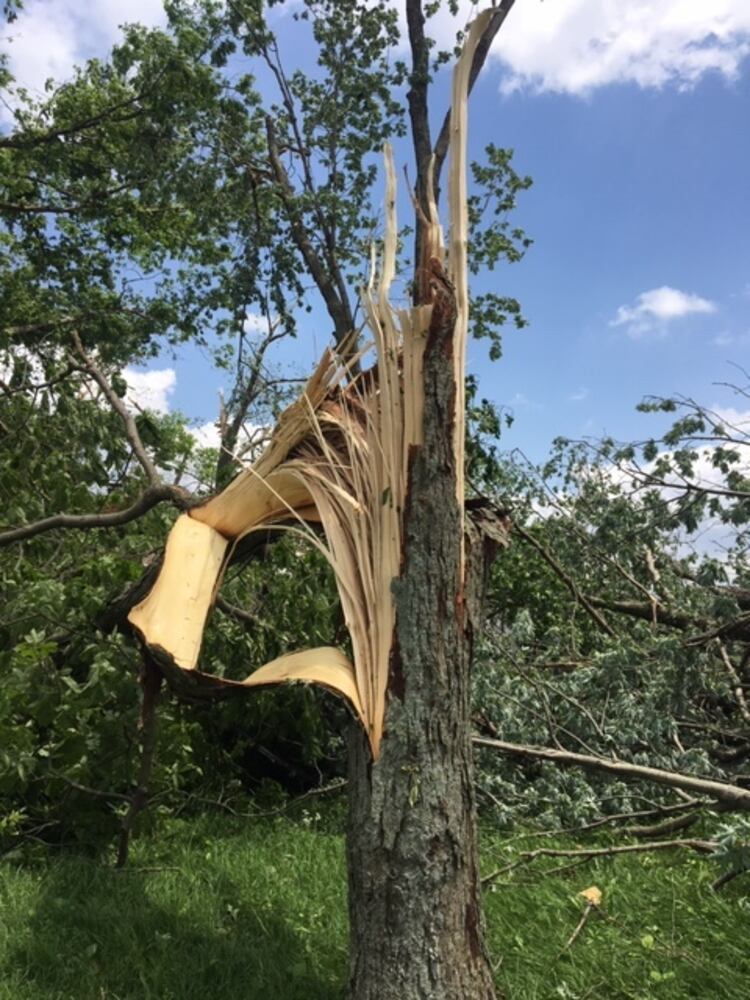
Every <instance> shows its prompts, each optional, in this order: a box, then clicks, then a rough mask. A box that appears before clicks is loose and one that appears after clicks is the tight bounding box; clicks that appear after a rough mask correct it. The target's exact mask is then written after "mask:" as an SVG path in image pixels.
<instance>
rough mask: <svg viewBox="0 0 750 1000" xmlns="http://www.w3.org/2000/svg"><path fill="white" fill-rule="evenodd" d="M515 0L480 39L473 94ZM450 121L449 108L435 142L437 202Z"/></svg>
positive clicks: (473, 70) (499, 12) (508, 0)
mask: <svg viewBox="0 0 750 1000" xmlns="http://www.w3.org/2000/svg"><path fill="white" fill-rule="evenodd" d="M515 2H516V0H503V2H502V3H501V4H500V6H499V7H498V8H497V9H496V11H495V13H494V14H493V15H492V18H491V20H490V22H489V24H488V25H487V27H486V28H485V30H484V34H483V35H482V37H481V39H480V41H479V45H478V46H477V49H476V52H475V53H474V59H473V61H472V64H471V71H470V73H469V94H471V92H472V90H473V88H474V84H475V83H476V82H477V78H478V76H479V74H480V73H481V72H482V67H483V66H484V63H485V60H486V59H487V56H488V55H489V51H490V49H491V48H492V43H493V42H494V40H495V36H496V35H497V33H498V31H499V30H500V29H501V28H502V26H503V24H504V23H505V19H506V17H507V16H508V14H510V12H511V10H512V8H513V4H514V3H515ZM450 122H451V114H450V110H449V111H447V112H446V115H445V118H444V119H443V124H442V127H441V129H440V134H439V135H438V139H437V142H436V143H435V149H434V151H433V156H434V157H435V159H434V164H433V168H432V169H433V174H432V188H433V193H434V197H435V202H436V203H437V202H438V200H439V198H440V173H441V171H442V169H443V164H444V162H445V157H446V156H447V154H448V149H449V147H450Z"/></svg>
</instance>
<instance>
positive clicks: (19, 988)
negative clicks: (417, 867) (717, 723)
mask: <svg viewBox="0 0 750 1000" xmlns="http://www.w3.org/2000/svg"><path fill="white" fill-rule="evenodd" d="M340 827H341V821H340V810H339V809H338V807H335V808H334V809H333V810H330V811H328V810H327V811H326V812H324V815H323V818H322V819H316V814H314V815H312V816H310V815H302V816H299V815H298V816H297V817H295V819H294V820H292V819H289V818H285V817H276V818H274V819H265V820H261V819H259V820H253V821H251V820H238V819H232V818H230V819H227V818H216V817H213V818H204V819H199V820H193V821H189V822H188V821H171V822H170V823H169V825H168V826H167V827H166V830H162V832H161V833H160V835H159V836H158V837H149V838H143V839H141V840H139V841H137V842H136V844H135V847H134V850H133V854H132V860H131V864H130V867H129V869H127V870H125V871H122V872H117V871H113V870H112V869H111V868H108V867H107V866H106V864H105V863H104V862H103V861H102V860H99V861H96V860H92V859H86V858H82V857H80V856H74V855H69V854H68V855H62V856H61V855H57V856H54V857H52V856H48V855H47V856H41V855H40V857H39V859H38V860H36V861H33V860H32V861H29V860H28V859H26V860H25V861H24V862H23V864H22V863H21V862H20V860H19V859H13V858H8V859H6V860H5V861H4V862H3V863H2V864H1V865H0V1000H39V998H48V1000H136V998H137V1000H198V998H200V1000H213V998H217V1000H218V998H222V1000H233V998H242V1000H275V998H280V1000H335V998H341V997H343V995H344V987H345V982H346V972H347V956H346V945H347V942H346V935H347V928H346V922H347V921H346V880H345V879H346V877H345V870H344V859H343V842H342V837H341V833H340ZM598 842H599V843H606V841H603V840H600V841H598ZM544 843H545V846H551V843H550V841H549V839H547V840H545V842H544ZM562 843H563V842H562V841H560V840H559V839H558V840H556V841H555V842H554V844H555V846H558V847H559V846H561V845H562ZM567 843H568V844H571V843H572V842H570V841H568V842H567ZM586 843H587V845H588V844H589V843H590V841H587V842H586ZM533 846H539V841H538V840H533V841H529V842H528V843H525V842H524V841H523V840H520V839H517V838H514V839H513V841H512V843H509V841H508V838H507V837H505V838H502V837H500V836H499V835H491V834H488V833H485V835H484V837H483V843H482V854H483V868H484V870H485V871H490V870H493V869H494V868H496V867H497V866H498V865H499V864H503V863H504V862H505V861H507V860H508V859H509V858H512V857H513V856H514V855H516V854H517V852H518V851H519V850H521V849H524V847H533ZM544 864H546V865H547V867H559V861H558V863H557V864H556V865H554V864H553V862H551V861H550V862H542V861H536V862H534V864H533V865H530V866H526V867H523V868H518V869H516V870H515V871H513V872H512V873H510V874H508V875H507V876H505V877H504V880H503V881H499V882H498V883H497V884H494V885H493V886H492V887H491V888H490V887H488V888H487V889H486V891H485V903H486V913H487V920H488V929H489V945H490V949H491V952H492V959H493V963H494V965H495V968H496V975H497V982H498V986H499V987H500V989H501V991H502V992H503V993H504V994H505V995H506V996H507V997H508V998H510V1000H547V998H550V1000H559V998H563V1000H584V998H588V997H591V998H592V1000H594V998H596V1000H601V998H608V1000H615V998H617V1000H620V998H622V1000H625V998H628V1000H652V998H654V1000H677V998H681V1000H682V998H692V997H695V998H701V1000H712V998H716V1000H724V998H726V1000H748V998H749V997H750V875H748V876H745V877H744V879H743V878H740V879H736V880H735V881H734V882H732V883H731V884H729V885H728V886H726V887H725V889H723V890H722V891H721V893H718V894H717V893H714V892H712V891H711V889H710V882H711V880H712V879H713V878H714V877H715V875H716V869H715V867H714V865H713V864H711V863H710V862H709V861H707V860H705V859H703V858H701V857H698V856H692V855H686V854H683V853H680V854H676V853H675V854H672V853H666V854H661V855H659V856H656V855H654V856H643V855H631V856H627V857H623V856H620V857H617V858H611V859H606V860H599V861H597V862H589V863H587V864H586V865H583V866H580V867H577V868H575V869H573V870H570V871H568V872H558V873H557V874H553V875H549V876H543V867H542V866H543V865H544ZM535 866H536V867H535ZM591 885H596V886H598V887H599V888H600V889H601V890H602V893H603V899H602V909H601V911H593V912H592V913H591V915H590V918H589V920H588V921H587V923H586V925H585V927H584V929H583V931H582V933H581V934H580V936H579V937H578V938H577V939H576V940H575V941H574V943H573V944H572V945H571V947H570V948H569V949H568V950H566V951H564V952H563V953H562V955H560V951H561V949H563V947H564V945H565V943H566V942H567V941H568V940H569V938H570V936H571V934H572V933H573V931H574V929H575V927H576V925H577V924H578V921H579V919H580V917H581V914H582V913H583V909H584V905H585V902H584V900H583V899H582V898H580V897H579V896H578V895H577V894H578V892H580V891H581V890H583V889H586V888H588V887H589V886H591ZM467 1000H471V998H467Z"/></svg>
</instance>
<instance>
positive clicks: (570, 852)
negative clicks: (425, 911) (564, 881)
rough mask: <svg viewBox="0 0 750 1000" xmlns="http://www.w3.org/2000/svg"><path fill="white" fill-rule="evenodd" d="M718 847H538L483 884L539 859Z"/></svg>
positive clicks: (669, 843) (690, 843)
mask: <svg viewBox="0 0 750 1000" xmlns="http://www.w3.org/2000/svg"><path fill="white" fill-rule="evenodd" d="M717 846H718V845H717V844H716V842H715V841H713V840H655V841H652V842H649V843H648V844H620V845H618V846H616V847H571V848H556V847H537V848H535V849H534V850H533V851H523V852H522V853H521V854H519V856H518V857H517V858H516V859H515V861H510V862H508V864H507V865H503V866H502V868H498V869H496V870H495V871H494V872H490V874H489V875H485V876H484V878H483V879H482V884H483V885H486V884H487V883H489V882H492V881H494V880H495V879H496V878H499V877H500V875H505V874H507V873H508V872H511V871H513V870H514V869H515V868H518V867H520V866H521V865H527V864H530V863H531V862H532V861H536V859H537V858H581V859H583V860H584V861H590V860H591V859H592V858H608V857H612V856H614V855H615V854H644V853H646V852H648V851H664V850H676V849H679V848H686V849H688V850H691V851H697V852H698V853H699V854H713V853H714V851H715V850H716V848H717Z"/></svg>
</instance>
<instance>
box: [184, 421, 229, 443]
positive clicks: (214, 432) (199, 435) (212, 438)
mask: <svg viewBox="0 0 750 1000" xmlns="http://www.w3.org/2000/svg"><path fill="white" fill-rule="evenodd" d="M190 433H191V434H192V436H193V437H194V438H195V440H196V441H197V443H198V446H199V447H200V448H218V447H219V443H220V441H221V436H220V433H219V425H218V424H217V423H216V421H209V422H208V423H206V424H200V425H199V426H198V427H191V428H190Z"/></svg>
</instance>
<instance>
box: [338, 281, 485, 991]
mask: <svg viewBox="0 0 750 1000" xmlns="http://www.w3.org/2000/svg"><path fill="white" fill-rule="evenodd" d="M439 277H440V280H438V281H437V282H433V295H434V301H435V305H434V311H433V317H432V322H431V327H430V332H429V337H428V342H427V347H426V351H425V357H424V385H425V410H424V444H423V445H422V446H421V447H419V448H415V449H414V452H413V455H412V462H411V471H410V488H409V494H408V510H407V511H406V512H405V515H404V516H405V531H404V536H405V551H404V556H403V564H402V573H401V577H400V579H399V580H398V581H396V582H395V583H394V591H395V598H396V612H397V615H396V627H395V630H394V637H393V645H392V649H391V666H390V677H389V685H388V707H387V714H386V730H385V737H384V740H383V744H382V752H381V756H380V759H379V760H378V761H377V762H375V763H373V761H372V758H371V755H370V751H369V748H368V745H367V742H366V739H365V736H364V734H363V732H362V731H361V728H360V727H354V726H353V727H352V736H351V741H350V754H349V790H350V791H349V795H350V801H349V830H348V842H347V843H348V848H347V849H348V866H349V914H350V927H351V987H350V989H351V994H350V995H351V998H352V1000H493V998H494V997H495V991H494V987H493V984H492V977H491V973H490V967H489V962H488V956H487V952H486V949H485V945H484V934H483V921H482V915H481V909H480V903H479V879H478V865H477V847H476V823H475V803H474V790H473V777H472V752H471V739H470V676H469V668H470V661H471V647H472V635H473V630H474V626H475V621H476V614H477V612H478V605H479V597H480V596H481V591H482V583H483V577H484V572H485V559H484V556H485V555H487V554H488V545H485V542H484V540H480V539H479V538H478V536H476V535H473V534H472V535H471V536H470V541H471V542H472V544H471V545H470V547H469V551H468V552H467V560H466V561H467V565H469V566H472V567H473V572H472V575H471V583H470V585H469V586H468V587H465V586H464V579H463V573H462V567H461V555H460V552H461V537H462V533H463V530H464V528H463V520H464V512H463V510H461V509H460V507H459V503H458V500H457V497H456V476H457V474H459V470H457V469H456V467H455V455H454V449H453V423H454V417H455V393H456V386H455V384H454V377H453V363H452V352H453V328H454V325H455V303H454V299H453V294H452V289H451V288H450V285H449V284H448V283H447V281H446V280H445V279H444V278H442V277H441V276H439ZM460 472H461V474H462V472H463V470H460Z"/></svg>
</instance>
